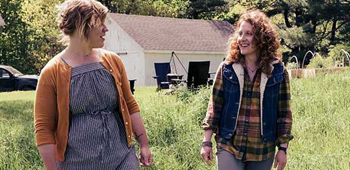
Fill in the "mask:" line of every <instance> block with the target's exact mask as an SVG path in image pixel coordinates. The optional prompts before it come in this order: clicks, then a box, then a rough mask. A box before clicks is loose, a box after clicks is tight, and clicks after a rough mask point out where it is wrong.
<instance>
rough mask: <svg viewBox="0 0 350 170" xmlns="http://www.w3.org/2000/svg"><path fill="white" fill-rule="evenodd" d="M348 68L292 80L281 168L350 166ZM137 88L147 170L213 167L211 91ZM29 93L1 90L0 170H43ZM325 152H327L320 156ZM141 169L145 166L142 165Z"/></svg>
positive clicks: (344, 169)
mask: <svg viewBox="0 0 350 170" xmlns="http://www.w3.org/2000/svg"><path fill="white" fill-rule="evenodd" d="M349 74H350V70H347V71H344V72H338V73H333V74H328V75H317V76H316V78H312V79H291V94H292V104H291V107H292V111H293V130H292V133H293V135H294V136H295V138H294V139H293V141H291V142H290V149H289V153H288V163H287V167H286V170H300V169H302V170H313V169H321V170H323V169H324V170H328V169H337V170H348V169H349V168H350V165H349V161H348V160H349V159H350V141H349V140H348V139H349V138H350V115H349V114H348V113H349V112H350V108H349V107H348V105H349V103H350V98H349V97H348V96H350V86H349V84H350V78H349V76H348V75H349ZM155 91H156V87H136V91H135V98H136V100H137V102H138V104H139V105H140V108H141V114H142V117H143V120H144V123H145V126H146V129H147V133H148V136H149V140H150V146H151V150H152V153H153V158H154V164H153V165H152V167H151V168H149V169H151V170H153V169H154V170H155V169H161V170H163V169H171V170H184V169H186V170H187V169H193V170H208V169H213V170H214V169H216V163H215V161H214V162H213V164H212V165H211V166H208V165H206V164H205V163H204V161H202V160H201V158H200V155H199V152H200V147H201V146H200V145H201V140H202V137H203V130H201V129H200V125H201V122H202V120H203V118H204V116H205V113H206V108H207V104H208V99H209V96H210V89H209V88H204V89H201V90H199V91H197V92H191V91H187V90H185V89H180V90H179V91H176V92H175V94H174V95H164V94H163V91H160V92H155ZM34 94H35V93H34V92H11V93H0V153H5V154H0V169H42V166H43V164H42V161H41V159H40V156H39V153H38V151H37V149H36V147H35V144H34V142H35V141H34V134H33V132H34V130H33V113H32V111H33V98H34ZM325 155H327V156H325ZM145 169H146V168H145Z"/></svg>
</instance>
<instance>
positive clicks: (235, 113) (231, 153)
mask: <svg viewBox="0 0 350 170" xmlns="http://www.w3.org/2000/svg"><path fill="white" fill-rule="evenodd" d="M230 42H231V43H230V46H229V54H228V57H227V58H226V61H224V62H223V63H221V65H220V66H219V68H218V71H217V73H216V76H215V80H214V86H213V90H212V94H211V97H210V101H209V104H208V109H207V113H206V117H205V119H204V122H203V126H202V128H203V129H204V130H205V134H204V139H203V142H202V149H201V156H202V158H203V159H204V160H205V162H207V163H209V162H210V161H211V160H213V151H212V142H211V137H212V135H213V133H215V140H216V145H217V165H218V169H219V170H254V169H259V170H268V169H271V167H272V164H273V161H274V160H275V164H274V167H275V168H276V167H277V166H278V170H282V169H283V168H284V167H285V166H286V163H287V148H288V143H289V141H290V140H291V139H292V138H293V136H292V135H291V128H292V112H291V109H290V85H289V78H288V72H287V70H286V68H285V67H284V65H283V63H282V62H281V59H280V57H281V54H280V53H279V48H280V43H279V40H278V35H277V32H276V30H275V29H274V26H273V24H272V23H271V22H270V21H269V19H268V17H267V16H266V14H264V13H263V12H261V11H259V10H249V11H247V12H245V13H244V14H242V15H241V17H240V18H239V20H238V22H237V25H236V29H235V33H234V35H233V37H232V38H231V40H230ZM276 146H277V147H278V151H277V154H276V156H275V148H276Z"/></svg>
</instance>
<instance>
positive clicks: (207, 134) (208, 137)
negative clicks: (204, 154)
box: [203, 130, 213, 141]
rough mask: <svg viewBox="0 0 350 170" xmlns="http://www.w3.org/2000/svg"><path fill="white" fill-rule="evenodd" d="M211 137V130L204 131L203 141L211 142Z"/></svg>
mask: <svg viewBox="0 0 350 170" xmlns="http://www.w3.org/2000/svg"><path fill="white" fill-rule="evenodd" d="M211 136H213V130H205V131H204V138H203V141H211Z"/></svg>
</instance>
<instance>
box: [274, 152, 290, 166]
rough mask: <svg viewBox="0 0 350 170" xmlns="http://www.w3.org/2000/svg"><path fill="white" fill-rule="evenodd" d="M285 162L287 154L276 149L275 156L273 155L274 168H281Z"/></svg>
mask: <svg viewBox="0 0 350 170" xmlns="http://www.w3.org/2000/svg"><path fill="white" fill-rule="evenodd" d="M286 164H287V155H286V153H285V152H284V151H281V150H279V151H277V154H276V157H275V165H274V168H276V167H277V170H283V169H284V167H285V166H286Z"/></svg>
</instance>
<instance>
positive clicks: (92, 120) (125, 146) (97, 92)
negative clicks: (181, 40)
mask: <svg viewBox="0 0 350 170" xmlns="http://www.w3.org/2000/svg"><path fill="white" fill-rule="evenodd" d="M107 12H108V9H107V8H106V7H105V6H103V5H102V4H101V3H100V2H98V1H96V0H68V1H66V2H64V3H63V4H61V5H59V6H58V22H59V28H60V30H61V31H62V33H63V39H62V42H63V43H64V44H66V45H67V48H66V49H65V50H63V51H62V52H61V53H60V54H58V55H57V56H55V57H54V58H52V59H51V60H50V61H49V62H48V64H47V65H46V66H45V67H44V69H43V70H42V72H41V74H40V79H39V83H38V87H37V91H36V99H35V106H34V122H35V134H36V144H37V146H38V149H39V152H40V154H41V157H42V159H43V162H44V164H45V166H46V169H50V170H51V169H84V170H88V169H127V170H134V169H139V161H138V159H137V156H136V151H135V147H134V145H133V144H132V138H131V136H132V135H133V134H134V136H135V138H136V140H137V141H138V142H139V144H140V157H139V160H140V161H141V164H142V165H143V166H150V165H151V163H152V156H151V151H150V149H149V145H148V138H147V135H146V131H145V128H144V125H143V122H142V119H141V116H140V113H139V112H140V109H139V107H138V104H137V103H136V101H135V99H134V97H133V96H132V94H131V91H130V88H129V84H128V78H127V73H126V71H125V68H124V65H123V63H122V61H121V59H120V58H119V57H118V56H117V55H116V54H114V53H112V52H109V51H106V50H103V49H100V48H101V47H103V46H104V40H105V38H104V36H105V35H106V32H107V31H108V28H107V27H106V26H105V24H104V22H105V19H106V15H107Z"/></svg>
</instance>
